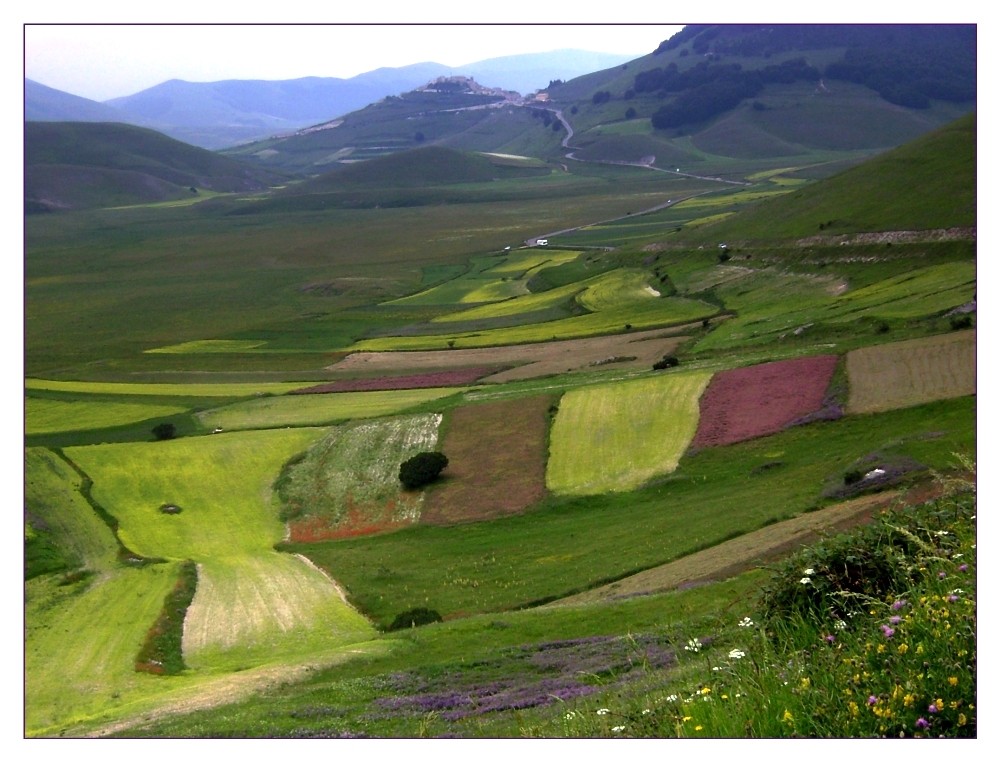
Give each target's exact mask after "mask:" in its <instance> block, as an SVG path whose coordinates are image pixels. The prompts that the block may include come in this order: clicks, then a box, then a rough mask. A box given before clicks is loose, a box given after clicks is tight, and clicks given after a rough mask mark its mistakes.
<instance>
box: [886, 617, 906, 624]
mask: <svg viewBox="0 0 1000 762" xmlns="http://www.w3.org/2000/svg"><path fill="white" fill-rule="evenodd" d="M902 621H903V618H902V617H898V616H891V617H889V624H899V623H900V622H902Z"/></svg>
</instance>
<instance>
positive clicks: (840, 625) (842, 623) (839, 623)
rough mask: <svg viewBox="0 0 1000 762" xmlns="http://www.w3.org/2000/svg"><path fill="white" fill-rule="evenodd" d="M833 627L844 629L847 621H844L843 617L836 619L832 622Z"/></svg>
mask: <svg viewBox="0 0 1000 762" xmlns="http://www.w3.org/2000/svg"><path fill="white" fill-rule="evenodd" d="M833 627H834V629H835V630H846V629H847V622H845V621H844V620H843V619H838V620H837V621H836V622H834V623H833Z"/></svg>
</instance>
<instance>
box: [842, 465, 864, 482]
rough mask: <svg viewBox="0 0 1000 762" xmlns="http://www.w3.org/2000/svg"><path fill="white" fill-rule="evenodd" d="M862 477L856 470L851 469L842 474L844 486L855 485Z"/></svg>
mask: <svg viewBox="0 0 1000 762" xmlns="http://www.w3.org/2000/svg"><path fill="white" fill-rule="evenodd" d="M863 476H864V475H863V474H862V473H861V472H860V471H859V470H858V469H856V468H852V469H851V470H850V471H847V472H846V473H845V474H844V484H847V485H850V484H857V483H858V482H859V481H861V479H862V477H863Z"/></svg>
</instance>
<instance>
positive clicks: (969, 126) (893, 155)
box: [691, 114, 976, 241]
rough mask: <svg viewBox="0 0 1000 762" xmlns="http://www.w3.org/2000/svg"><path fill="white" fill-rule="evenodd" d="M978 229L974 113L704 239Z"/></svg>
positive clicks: (707, 231) (741, 216)
mask: <svg viewBox="0 0 1000 762" xmlns="http://www.w3.org/2000/svg"><path fill="white" fill-rule="evenodd" d="M975 223H976V115H975V114H970V115H969V116H966V117H963V118H961V119H959V120H958V121H956V122H953V123H952V124H949V125H948V126H946V127H944V128H941V129H939V130H936V131H934V132H933V133H931V134H929V135H925V136H923V137H921V138H918V139H917V140H914V141H913V142H911V143H908V144H906V145H904V146H901V147H900V148H897V149H895V150H893V151H889V152H887V153H884V154H882V155H880V156H878V157H876V158H874V159H872V160H871V161H868V162H865V163H864V164H861V165H859V166H857V167H853V168H851V169H848V170H846V171H845V172H842V173H840V174H837V175H835V176H833V177H831V178H829V179H828V180H826V181H825V182H823V183H819V184H816V185H810V186H806V187H804V188H802V189H800V190H794V191H792V192H790V193H788V194H785V195H783V196H782V197H780V198H776V199H772V200H769V201H767V202H766V203H765V204H762V205H761V206H760V207H759V208H755V209H748V210H745V211H742V212H740V213H738V214H736V215H734V216H732V217H729V218H728V219H726V220H724V221H721V222H718V223H714V224H711V225H705V226H703V227H701V228H699V229H698V230H697V231H693V232H692V234H691V235H692V236H693V237H694V238H698V239H708V240H711V239H712V238H715V239H718V240H720V241H728V240H734V239H736V240H748V239H758V240H774V239H782V238H801V237H806V236H815V235H823V236H831V235H837V234H841V233H857V232H862V231H867V232H876V231H893V230H934V229H937V228H949V227H972V226H974V225H975Z"/></svg>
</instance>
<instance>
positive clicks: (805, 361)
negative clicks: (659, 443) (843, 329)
mask: <svg viewBox="0 0 1000 762" xmlns="http://www.w3.org/2000/svg"><path fill="white" fill-rule="evenodd" d="M836 366H837V356H836V355H819V356H817V357H801V358H796V359H794V360H781V361H779V362H771V363H764V364H761V365H751V366H748V367H745V368H734V369H733V370H725V371H721V372H719V373H717V374H715V376H713V377H712V380H711V382H710V383H709V385H708V388H707V389H706V390H705V393H704V394H702V396H701V404H700V418H699V421H698V432H697V433H696V434H695V437H694V441H693V442H692V443H691V446H692V447H694V448H699V447H712V446H716V445H727V444H733V443H735V442H742V441H744V440H746V439H752V438H754V437H761V436H767V435H768V434H775V433H777V432H779V431H781V430H782V429H783V428H785V427H786V426H788V425H789V424H791V423H792V422H793V421H795V420H797V419H799V418H802V417H803V416H806V415H809V414H810V413H815V412H816V411H818V410H819V409H820V408H821V407H822V406H823V398H824V396H825V395H826V390H827V387H828V386H829V384H830V379H831V377H832V376H833V371H834V369H835V368H836Z"/></svg>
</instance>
